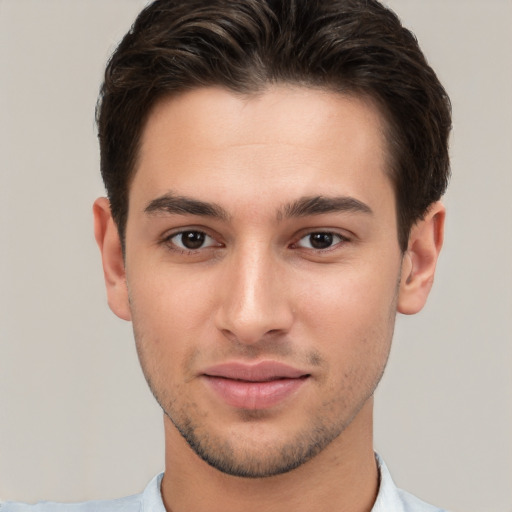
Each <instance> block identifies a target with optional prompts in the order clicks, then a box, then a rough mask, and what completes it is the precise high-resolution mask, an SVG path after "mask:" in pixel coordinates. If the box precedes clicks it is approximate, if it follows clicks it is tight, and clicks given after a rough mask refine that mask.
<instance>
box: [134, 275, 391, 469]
mask: <svg viewBox="0 0 512 512" xmlns="http://www.w3.org/2000/svg"><path fill="white" fill-rule="evenodd" d="M398 286H399V282H398V285H397V289H396V292H395V296H394V298H393V301H392V304H391V307H390V311H389V315H390V316H389V324H388V328H389V330H388V332H387V333H385V334H384V337H383V339H380V343H382V344H383V346H382V347H381V349H382V350H383V351H384V352H383V354H381V357H379V358H378V359H379V364H378V365H377V366H376V368H374V371H373V372H372V378H371V380H370V381H369V382H368V381H366V382H364V383H362V382H361V376H360V375H350V374H347V375H345V382H344V386H343V388H342V389H340V390H339V393H338V394H337V395H336V396H335V397H334V398H333V399H332V400H331V401H330V403H323V404H322V410H323V411H326V414H324V415H322V414H316V415H315V414H312V415H311V418H310V420H309V422H308V423H307V424H306V425H305V426H304V428H303V429H302V430H301V431H299V432H296V433H295V434H294V435H292V436H290V437H289V438H288V439H287V440H286V441H285V442H281V444H280V445H277V443H274V444H270V443H267V445H264V446H261V445H258V442H257V441H258V440H257V439H241V440H240V442H239V443H238V445H239V446H236V442H237V440H236V439H235V441H234V442H233V437H231V438H230V437H229V435H226V436H220V435H217V434H215V433H213V432H209V431H208V427H204V426H203V425H201V424H200V420H201V418H202V414H201V411H199V410H198V407H197V406H196V404H194V403H190V402H189V403H187V402H185V403H183V404H179V403H178V400H177V398H176V397H180V396H184V395H185V393H184V392H180V390H179V389H177V390H176V392H175V393H174V396H173V397H170V396H169V394H168V393H167V390H166V389H164V387H163V386H157V385H156V384H155V383H154V382H153V379H152V377H151V374H157V375H158V373H159V372H154V371H153V372H150V371H149V364H147V363H149V362H148V361H146V358H145V355H146V354H145V350H144V348H143V346H144V339H143V338H144V336H143V335H141V333H138V332H137V329H135V322H134V323H133V326H134V335H135V341H136V346H137V353H138V356H139V360H140V363H141V366H142V370H143V373H144V376H145V378H146V381H147V383H148V385H149V388H150V390H151V392H152V394H153V396H154V397H155V399H156V401H157V402H158V404H159V405H160V407H161V408H162V410H163V412H164V414H165V415H166V416H167V418H169V420H170V421H171V423H172V424H173V425H174V427H175V428H176V429H177V431H178V432H179V433H180V434H181V436H182V437H183V439H185V441H186V442H187V444H188V445H189V447H190V448H191V449H192V450H193V451H194V452H195V453H196V454H197V455H198V456H199V457H200V458H201V459H202V460H203V461H204V462H206V463H207V464H209V465H210V466H211V467H213V468H215V469H217V470H219V471H221V472H222V473H225V474H227V475H231V476H236V477H242V478H267V477H272V476H277V475H280V474H284V473H287V472H289V471H292V470H294V469H296V468H298V467H299V466H301V465H303V464H305V463H306V462H308V461H309V460H310V459H312V458H313V457H315V456H316V455H318V454H319V453H320V452H322V451H323V450H324V449H325V448H326V447H327V446H328V445H329V444H331V443H332V442H333V441H334V440H335V439H336V438H338V437H339V436H340V435H341V434H342V433H343V432H344V431H345V429H346V428H347V427H348V426H349V425H350V424H351V423H352V421H353V420H354V418H355V417H356V416H357V415H358V413H359V412H360V411H361V409H362V408H363V407H364V405H365V404H366V403H367V402H368V400H370V398H372V397H373V394H374V392H375V389H376V388H377V385H378V384H379V382H380V380H381V378H382V376H383V374H384V369H385V367H386V364H387V359H388V356H389V349H390V346H391V340H392V337H393V331H394V324H395V315H396V302H397V297H398ZM132 313H133V311H132ZM384 338H387V339H384ZM153 370H154V368H153ZM356 373H357V372H356ZM164 374H165V373H164ZM365 380H366V379H364V377H363V381H365ZM361 385H363V389H362V390H361V389H360V386H361ZM159 388H160V392H159ZM358 388H359V389H360V391H359V392H357V395H358V397H357V398H356V399H355V400H354V389H358ZM333 410H334V411H338V413H339V412H340V411H341V412H343V414H332V412H331V414H328V412H330V411H333ZM194 411H195V414H194V413H193V412H194ZM265 414H266V413H265V411H240V415H241V419H243V420H244V421H261V420H263V421H264V419H265ZM194 417H197V418H199V421H196V420H194ZM240 445H241V446H240Z"/></svg>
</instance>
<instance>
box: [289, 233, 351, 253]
mask: <svg viewBox="0 0 512 512" xmlns="http://www.w3.org/2000/svg"><path fill="white" fill-rule="evenodd" d="M344 241H346V239H345V238H344V237H342V236H341V235H338V234H336V233H329V232H323V231H318V232H316V233H309V235H306V236H304V237H302V238H301V239H300V240H299V242H298V243H297V245H298V246H299V247H305V248H307V249H317V250H322V249H329V248H330V247H332V246H333V245H337V244H339V243H341V242H344Z"/></svg>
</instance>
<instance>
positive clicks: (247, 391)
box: [205, 375, 307, 410]
mask: <svg viewBox="0 0 512 512" xmlns="http://www.w3.org/2000/svg"><path fill="white" fill-rule="evenodd" d="M205 380H206V382H207V383H208V384H209V386H210V387H211V388H212V389H213V390H214V391H215V392H216V393H217V395H219V396H220V397H221V398H222V399H223V400H224V402H225V403H226V404H228V405H230V406H232V407H237V408H240V409H250V410H256V409H268V408H269V407H274V406H276V405H278V404H279V403H281V402H283V401H284V400H285V399H286V398H288V397H289V396H291V395H293V394H294V393H295V392H296V391H297V390H298V389H299V388H300V387H302V385H303V384H304V383H305V382H306V380H307V377H301V378H297V379H278V380H271V381H268V382H250V381H243V380H234V379H225V378H222V377H211V376H208V375H206V376H205Z"/></svg>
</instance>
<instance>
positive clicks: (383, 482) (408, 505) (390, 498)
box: [372, 454, 446, 512]
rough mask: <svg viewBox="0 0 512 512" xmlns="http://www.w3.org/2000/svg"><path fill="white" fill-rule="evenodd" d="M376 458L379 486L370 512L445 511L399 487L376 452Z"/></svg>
mask: <svg viewBox="0 0 512 512" xmlns="http://www.w3.org/2000/svg"><path fill="white" fill-rule="evenodd" d="M376 460H377V465H378V467H379V473H380V486H379V493H378V495H377V500H376V501H375V504H374V506H373V509H372V512H446V511H445V510H443V509H441V508H438V507H434V506H432V505H429V504H428V503H425V502H424V501H422V500H420V499H419V498H416V496H413V495H412V494H410V493H408V492H406V491H404V490H402V489H399V488H398V487H397V486H396V485H395V483H394V482H393V479H392V478H391V475H390V473H389V470H388V468H387V466H386V464H385V463H384V461H383V460H382V459H381V458H380V457H379V456H378V455H377V454H376Z"/></svg>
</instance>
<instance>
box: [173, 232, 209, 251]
mask: <svg viewBox="0 0 512 512" xmlns="http://www.w3.org/2000/svg"><path fill="white" fill-rule="evenodd" d="M169 240H170V241H171V242H172V243H173V244H174V245H176V246H178V247H179V248H180V249H185V250H188V251H194V250H197V249H202V248H204V247H210V246H212V245H215V241H214V240H213V238H212V237H210V236H208V235H207V234H206V233H203V232H202V231H192V230H191V231H182V232H181V233H176V234H175V235H173V236H172V237H171V238H170V239H169Z"/></svg>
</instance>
